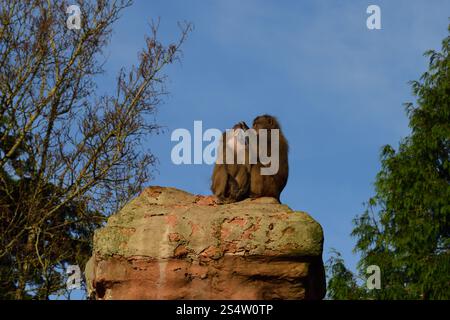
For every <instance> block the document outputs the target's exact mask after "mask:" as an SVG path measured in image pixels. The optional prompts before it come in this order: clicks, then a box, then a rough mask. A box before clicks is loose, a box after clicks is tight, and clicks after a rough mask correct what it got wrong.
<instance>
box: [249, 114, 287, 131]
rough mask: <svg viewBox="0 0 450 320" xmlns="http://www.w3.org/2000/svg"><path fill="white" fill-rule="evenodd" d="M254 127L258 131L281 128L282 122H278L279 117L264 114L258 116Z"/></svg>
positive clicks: (254, 121)
mask: <svg viewBox="0 0 450 320" xmlns="http://www.w3.org/2000/svg"><path fill="white" fill-rule="evenodd" d="M253 129H255V130H256V132H258V130H259V129H281V128H280V124H279V123H278V120H277V118H275V117H273V116H271V115H268V114H264V115H262V116H258V117H256V118H255V120H253Z"/></svg>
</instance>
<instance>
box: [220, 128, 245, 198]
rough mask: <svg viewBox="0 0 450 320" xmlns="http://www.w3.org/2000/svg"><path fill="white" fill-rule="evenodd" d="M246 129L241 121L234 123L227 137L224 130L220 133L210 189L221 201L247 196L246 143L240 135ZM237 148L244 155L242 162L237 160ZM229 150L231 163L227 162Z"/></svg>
mask: <svg viewBox="0 0 450 320" xmlns="http://www.w3.org/2000/svg"><path fill="white" fill-rule="evenodd" d="M238 129H241V130H238ZM248 129H249V128H248V126H247V124H246V123H245V122H243V121H242V122H239V123H238V124H236V125H234V127H233V132H232V135H229V136H228V137H227V134H226V132H224V133H223V134H222V141H221V142H220V143H221V145H220V146H219V148H218V150H219V152H218V157H217V159H218V160H217V161H216V164H215V166H214V171H213V174H212V184H211V191H212V192H213V193H214V195H215V196H216V197H217V198H218V199H219V201H220V202H221V203H231V202H236V201H241V200H243V199H245V198H248V196H249V192H250V165H249V164H248V144H247V143H246V140H245V138H244V136H243V135H242V133H243V131H246V130H248ZM242 130H243V131H242ZM238 150H240V151H241V152H243V155H245V159H244V163H242V164H240V163H238V161H237V160H238V157H237V154H238ZM229 152H233V157H232V159H233V163H227V162H228V161H227V153H229ZM220 159H221V160H222V161H220Z"/></svg>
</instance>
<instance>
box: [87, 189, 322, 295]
mask: <svg viewBox="0 0 450 320" xmlns="http://www.w3.org/2000/svg"><path fill="white" fill-rule="evenodd" d="M322 247H323V232H322V228H321V226H320V225H319V224H318V223H317V222H316V221H315V220H314V219H313V218H312V217H311V216H309V215H308V214H307V213H305V212H301V211H293V210H291V209H290V208H289V207H288V206H286V205H282V204H279V203H278V202H277V201H276V200H275V199H273V198H259V199H246V200H244V201H241V202H237V203H232V204H226V205H218V204H217V203H216V201H215V198H214V197H212V196H198V195H192V194H189V193H187V192H185V191H182V190H178V189H174V188H163V187H150V188H147V189H146V190H144V191H143V192H142V193H141V195H139V196H138V197H137V198H135V199H134V200H132V201H131V202H130V203H128V204H127V205H126V206H125V207H124V208H123V209H122V210H121V211H120V212H118V213H116V214H115V215H113V216H111V217H110V218H109V219H108V223H107V224H106V226H105V227H104V228H101V229H99V230H97V231H96V232H95V236H94V249H93V255H92V257H91V259H90V260H89V262H88V264H87V266H86V281H87V284H88V289H89V293H90V295H91V296H92V297H95V298H97V299H322V298H323V297H324V295H325V276H324V269H323V263H322Z"/></svg>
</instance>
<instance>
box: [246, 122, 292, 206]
mask: <svg viewBox="0 0 450 320" xmlns="http://www.w3.org/2000/svg"><path fill="white" fill-rule="evenodd" d="M253 129H254V130H255V131H256V135H257V142H258V143H257V146H258V151H259V152H260V151H261V150H260V149H261V148H260V143H265V142H264V141H263V140H264V139H261V132H260V130H261V129H267V156H268V157H270V158H273V157H274V156H275V155H272V154H271V146H272V141H271V130H272V129H278V130H279V131H278V132H279V150H278V159H279V162H278V170H277V171H276V172H275V173H274V174H269V175H263V174H261V169H262V168H268V167H270V166H271V165H272V164H273V163H266V164H263V163H261V154H259V153H258V157H257V159H258V161H257V163H256V164H252V165H251V169H250V181H251V183H250V197H251V198H259V197H274V198H276V199H277V200H278V201H280V194H281V191H283V189H284V187H285V186H286V183H287V180H288V175H289V165H288V149H289V147H288V142H287V140H286V138H285V137H284V135H283V133H282V132H281V127H280V124H279V123H278V121H277V119H276V118H275V117H273V116H270V115H267V114H266V115H262V116H258V117H256V118H255V120H253ZM260 140H261V141H260ZM252 152H255V151H254V150H252ZM271 162H272V161H271Z"/></svg>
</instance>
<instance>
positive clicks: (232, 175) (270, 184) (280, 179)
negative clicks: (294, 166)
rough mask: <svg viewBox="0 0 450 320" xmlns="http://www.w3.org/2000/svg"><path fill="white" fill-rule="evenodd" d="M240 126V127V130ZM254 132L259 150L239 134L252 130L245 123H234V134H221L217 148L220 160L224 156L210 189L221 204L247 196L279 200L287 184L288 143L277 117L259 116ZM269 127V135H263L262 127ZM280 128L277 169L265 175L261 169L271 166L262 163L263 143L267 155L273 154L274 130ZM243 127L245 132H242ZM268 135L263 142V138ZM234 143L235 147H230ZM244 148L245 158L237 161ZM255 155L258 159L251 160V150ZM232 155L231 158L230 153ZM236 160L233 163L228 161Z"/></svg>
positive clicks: (214, 173) (217, 166)
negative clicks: (261, 147) (261, 151)
mask: <svg viewBox="0 0 450 320" xmlns="http://www.w3.org/2000/svg"><path fill="white" fill-rule="evenodd" d="M239 129H240V130H239ZM252 129H254V131H253V132H254V134H255V135H256V144H253V147H255V146H256V149H258V150H256V149H255V150H250V148H251V147H252V144H251V143H250V144H249V143H248V137H246V139H245V140H243V139H241V138H242V136H240V135H239V134H240V133H242V132H246V131H247V130H249V127H248V126H247V124H246V123H245V122H239V123H238V124H236V125H234V127H233V129H232V134H231V135H227V134H226V132H224V133H223V135H222V141H221V146H220V148H219V149H218V150H219V152H218V154H219V155H218V159H219V157H220V156H221V157H222V158H221V159H222V160H223V161H222V162H219V161H217V162H216V164H215V166H214V171H213V174H212V184H211V190H212V192H213V194H214V195H215V196H216V197H217V198H218V200H219V202H220V203H231V202H237V201H241V200H244V199H246V198H259V197H273V198H276V199H277V200H278V201H280V194H281V191H282V190H283V189H284V187H285V186H286V183H287V179H288V174H289V166H288V143H287V140H286V138H285V137H284V135H283V133H282V132H281V128H280V125H279V123H278V121H277V119H276V118H275V117H273V116H270V115H262V116H258V117H256V118H255V119H254V120H253V127H252ZM262 129H266V130H267V131H266V132H267V134H264V135H263V134H262V132H261V130H262ZM273 129H278V146H279V148H278V152H279V154H278V161H279V163H278V171H277V172H276V173H274V174H269V175H263V174H262V172H261V170H262V169H263V168H267V167H269V166H270V165H271V164H270V163H265V164H263V163H262V161H261V160H262V159H261V157H260V155H259V153H258V152H257V151H259V146H260V143H267V145H266V146H267V149H266V150H267V156H269V157H272V158H273V156H274V155H271V154H270V152H271V150H272V148H271V143H272V141H271V137H272V135H271V130H273ZM241 130H243V131H241ZM262 136H263V137H267V138H266V139H264V140H266V141H262V139H261V137H262ZM231 146H232V148H230V147H231ZM239 150H240V151H243V154H245V161H244V162H243V163H242V162H241V163H238V161H237V160H238V159H237V158H238V151H239ZM252 151H253V152H254V154H255V155H256V161H253V162H252V163H251V162H250V161H249V157H250V154H251V152H252ZM231 152H232V153H233V154H232V157H231V155H230V153H231ZM227 153H228V159H233V161H232V163H229V162H228V161H225V160H226V159H227Z"/></svg>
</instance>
